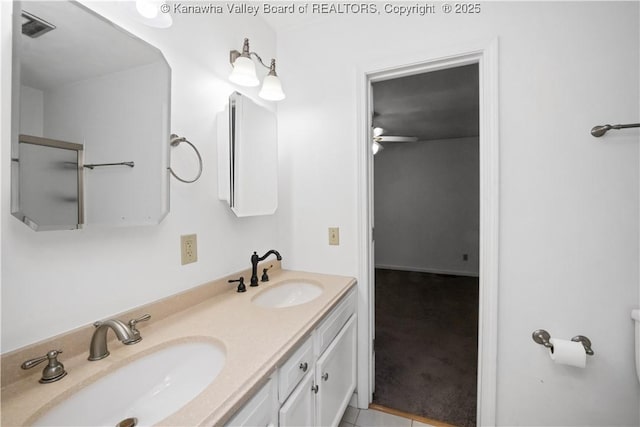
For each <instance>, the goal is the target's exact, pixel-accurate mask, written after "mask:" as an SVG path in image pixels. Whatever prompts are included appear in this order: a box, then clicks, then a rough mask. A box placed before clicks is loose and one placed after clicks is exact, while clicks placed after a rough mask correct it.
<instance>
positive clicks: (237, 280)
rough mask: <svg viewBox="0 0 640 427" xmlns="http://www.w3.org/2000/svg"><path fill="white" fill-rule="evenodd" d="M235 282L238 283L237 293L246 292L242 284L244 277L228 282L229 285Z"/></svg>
mask: <svg viewBox="0 0 640 427" xmlns="http://www.w3.org/2000/svg"><path fill="white" fill-rule="evenodd" d="M235 282H239V283H238V290H237V292H247V287H246V285H245V284H244V277H243V276H240V278H239V279H235V280H229V283H235Z"/></svg>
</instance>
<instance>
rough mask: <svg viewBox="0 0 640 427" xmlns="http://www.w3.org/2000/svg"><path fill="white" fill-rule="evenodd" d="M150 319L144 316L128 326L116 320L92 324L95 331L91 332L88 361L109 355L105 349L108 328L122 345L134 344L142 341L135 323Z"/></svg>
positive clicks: (131, 321)
mask: <svg viewBox="0 0 640 427" xmlns="http://www.w3.org/2000/svg"><path fill="white" fill-rule="evenodd" d="M150 318H151V316H150V315H148V314H145V315H144V316H142V317H140V318H138V319H132V320H130V321H129V326H127V325H125V324H124V323H123V322H121V321H120V320H118V319H109V320H105V321H104V322H96V323H94V324H93V326H95V327H96V330H95V331H93V336H92V337H91V345H90V346H89V360H91V361H93V360H100V359H104V358H105V357H107V356H108V355H109V350H108V349H107V332H108V331H109V328H111V329H113V332H115V334H116V336H117V337H118V339H119V340H120V341H121V342H122V343H123V344H126V345H131V344H136V343H138V342H140V340H142V337H141V336H140V331H138V329H136V327H135V325H136V323H138V322H141V321H144V320H149V319H150Z"/></svg>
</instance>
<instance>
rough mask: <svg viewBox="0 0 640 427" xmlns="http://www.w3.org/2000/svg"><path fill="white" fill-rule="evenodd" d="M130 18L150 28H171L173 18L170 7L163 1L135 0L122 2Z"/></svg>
mask: <svg viewBox="0 0 640 427" xmlns="http://www.w3.org/2000/svg"><path fill="white" fill-rule="evenodd" d="M122 3H123V5H124V7H125V8H126V9H127V12H128V14H129V16H131V17H133V19H135V20H136V21H138V22H141V23H143V24H144V25H146V26H148V27H153V28H169V27H170V26H171V25H173V18H171V15H170V14H169V11H170V10H171V8H170V6H169V5H168V4H167V3H166V2H165V1H163V0H135V1H127V2H122Z"/></svg>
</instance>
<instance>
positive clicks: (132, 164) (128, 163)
mask: <svg viewBox="0 0 640 427" xmlns="http://www.w3.org/2000/svg"><path fill="white" fill-rule="evenodd" d="M103 166H129V167H130V168H132V167H134V166H135V163H134V162H119V163H91V164H85V165H84V167H85V168H87V169H92V170H93V168H99V167H103Z"/></svg>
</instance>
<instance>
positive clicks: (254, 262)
mask: <svg viewBox="0 0 640 427" xmlns="http://www.w3.org/2000/svg"><path fill="white" fill-rule="evenodd" d="M271 254H273V255H275V256H276V259H277V260H278V261H282V256H280V253H279V252H278V251H276V250H275V249H271V250H270V251H268V252H267V253H266V254H264V255H262V256H261V257H259V256H258V253H257V252H254V253H253V255H251V284H250V285H249V286H258V263H259V262H260V261H264V259H265V258H266V257H268V256H269V255H271Z"/></svg>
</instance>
